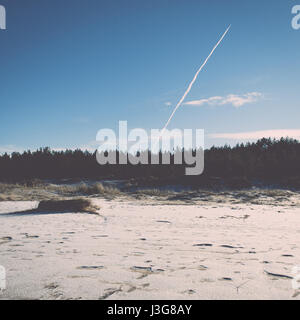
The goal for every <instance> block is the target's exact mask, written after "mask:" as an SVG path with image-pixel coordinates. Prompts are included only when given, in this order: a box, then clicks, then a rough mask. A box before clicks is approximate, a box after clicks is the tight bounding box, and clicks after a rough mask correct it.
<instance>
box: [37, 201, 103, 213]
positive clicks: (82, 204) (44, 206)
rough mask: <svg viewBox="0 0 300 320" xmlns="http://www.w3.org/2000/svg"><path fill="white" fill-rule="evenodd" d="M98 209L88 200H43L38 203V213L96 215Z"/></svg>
mask: <svg viewBox="0 0 300 320" xmlns="http://www.w3.org/2000/svg"><path fill="white" fill-rule="evenodd" d="M97 210H99V208H98V207H95V206H94V205H92V203H91V201H90V200H89V199H71V200H44V201H41V202H40V203H39V206H38V207H37V209H36V211H38V212H47V213H49V212H88V213H95V214H97Z"/></svg>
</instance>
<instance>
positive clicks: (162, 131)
mask: <svg viewBox="0 0 300 320" xmlns="http://www.w3.org/2000/svg"><path fill="white" fill-rule="evenodd" d="M230 27H231V25H230V26H229V27H228V28H227V29H226V31H225V32H224V34H223V35H222V37H221V39H220V40H219V41H218V42H217V44H216V45H215V46H214V48H213V49H212V51H211V53H210V54H209V56H208V57H207V58H206V59H205V61H204V62H203V64H202V66H201V67H200V68H199V70H198V71H197V73H196V74H195V76H194V78H193V80H192V82H191V83H190V85H189V86H188V88H187V90H186V91H185V93H184V95H183V96H182V98H181V99H180V100H179V102H178V103H177V105H176V107H175V109H174V110H173V112H172V114H171V116H170V118H169V120H168V121H167V123H166V124H165V126H164V127H163V129H162V130H161V133H160V136H162V135H163V133H164V131H165V130H166V128H167V126H168V125H169V123H170V121H171V120H172V118H173V116H174V114H175V112H176V111H177V109H178V108H179V107H180V106H181V105H182V102H183V101H184V99H185V97H186V96H187V95H188V93H189V92H190V91H191V89H192V86H193V84H194V83H195V81H196V80H197V77H198V75H199V73H200V72H201V70H202V69H203V68H204V66H205V65H206V63H207V61H208V60H209V58H210V57H211V56H212V54H213V53H214V51H215V50H216V49H217V47H218V46H219V44H220V43H221V42H222V40H223V39H224V37H225V36H226V34H227V32H228V31H229V29H230Z"/></svg>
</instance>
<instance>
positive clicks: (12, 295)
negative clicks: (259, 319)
mask: <svg viewBox="0 0 300 320" xmlns="http://www.w3.org/2000/svg"><path fill="white" fill-rule="evenodd" d="M220 199H221V198H220ZM220 199H219V200H220ZM93 203H94V204H95V205H96V206H99V207H101V210H100V212H101V216H97V215H89V214H84V213H77V214H74V213H63V214H39V215H38V214H14V212H20V211H25V210H31V209H34V208H36V207H37V205H38V202H35V201H31V202H28V201H25V202H12V201H8V202H0V225H1V227H0V252H1V255H0V265H3V266H4V267H5V268H6V273H7V289H6V290H5V291H4V292H3V293H1V294H0V298H3V299H300V294H299V295H298V293H299V292H298V291H295V290H294V289H293V288H292V278H293V276H295V275H293V273H292V268H293V267H294V266H297V265H300V247H299V238H300V224H299V222H300V212H299V207H298V206H289V205H287V204H286V203H284V204H282V205H277V206H275V205H274V206H271V205H255V204H245V203H241V204H230V203H224V204H223V203H221V202H220V201H219V203H217V204H214V203H208V204H205V203H203V202H202V203H193V204H189V205H182V204H180V203H179V204H177V203H173V204H168V205H164V204H162V203H157V201H156V200H155V198H153V199H152V200H151V199H149V200H147V201H146V200H143V201H137V200H135V201H133V200H126V199H124V200H123V201H121V200H112V201H108V200H105V199H97V198H95V199H93Z"/></svg>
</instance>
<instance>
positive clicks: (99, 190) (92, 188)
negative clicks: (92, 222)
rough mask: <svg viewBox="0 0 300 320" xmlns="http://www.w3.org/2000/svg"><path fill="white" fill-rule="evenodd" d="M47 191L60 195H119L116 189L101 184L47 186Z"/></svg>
mask: <svg viewBox="0 0 300 320" xmlns="http://www.w3.org/2000/svg"><path fill="white" fill-rule="evenodd" d="M46 189H47V190H51V191H55V192H57V193H58V194H61V195H68V196H72V195H86V196H92V195H104V196H110V197H115V196H117V195H120V194H121V192H120V190H119V189H117V188H113V187H111V186H104V185H103V184H102V183H95V184H90V185H88V184H86V183H80V184H78V185H49V186H46Z"/></svg>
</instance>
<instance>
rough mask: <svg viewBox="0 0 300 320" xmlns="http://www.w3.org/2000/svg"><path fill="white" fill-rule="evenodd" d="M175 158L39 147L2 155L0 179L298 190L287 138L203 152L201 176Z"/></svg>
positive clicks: (299, 166) (294, 145)
mask: <svg viewBox="0 0 300 320" xmlns="http://www.w3.org/2000/svg"><path fill="white" fill-rule="evenodd" d="M117 154H118V152H117ZM149 155H150V152H149ZM173 157H174V156H172V155H171V163H172V164H170V165H151V164H148V165H141V164H139V165H130V164H129V165H99V164H98V163H97V161H96V155H95V153H90V152H88V151H85V152H84V151H81V150H75V151H72V150H66V151H52V150H50V148H41V149H39V150H37V151H35V152H30V151H26V152H24V153H22V154H20V153H17V152H14V153H12V154H10V155H8V154H4V155H2V156H0V180H1V181H6V182H20V181H30V180H33V179H74V180H77V179H78V180H82V179H92V180H100V179H107V180H110V179H116V180H123V179H125V180H129V181H131V183H132V186H134V185H145V186H149V185H151V186H154V185H155V186H158V185H168V184H169V185H170V184H181V185H187V186H191V187H222V186H224V187H233V188H235V187H236V188H241V187H249V186H251V185H253V184H254V185H257V184H263V185H277V186H281V187H294V188H300V143H299V142H298V141H297V140H293V139H289V138H282V139H280V140H275V139H266V138H264V139H261V140H259V141H257V142H256V143H247V144H238V145H236V146H235V147H229V146H226V145H225V146H224V147H212V148H211V149H209V150H205V169H204V173H203V174H202V175H200V176H186V175H185V167H186V165H185V164H184V163H183V164H182V165H174V164H173V160H174V159H173ZM160 158H161V154H160Z"/></svg>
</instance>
